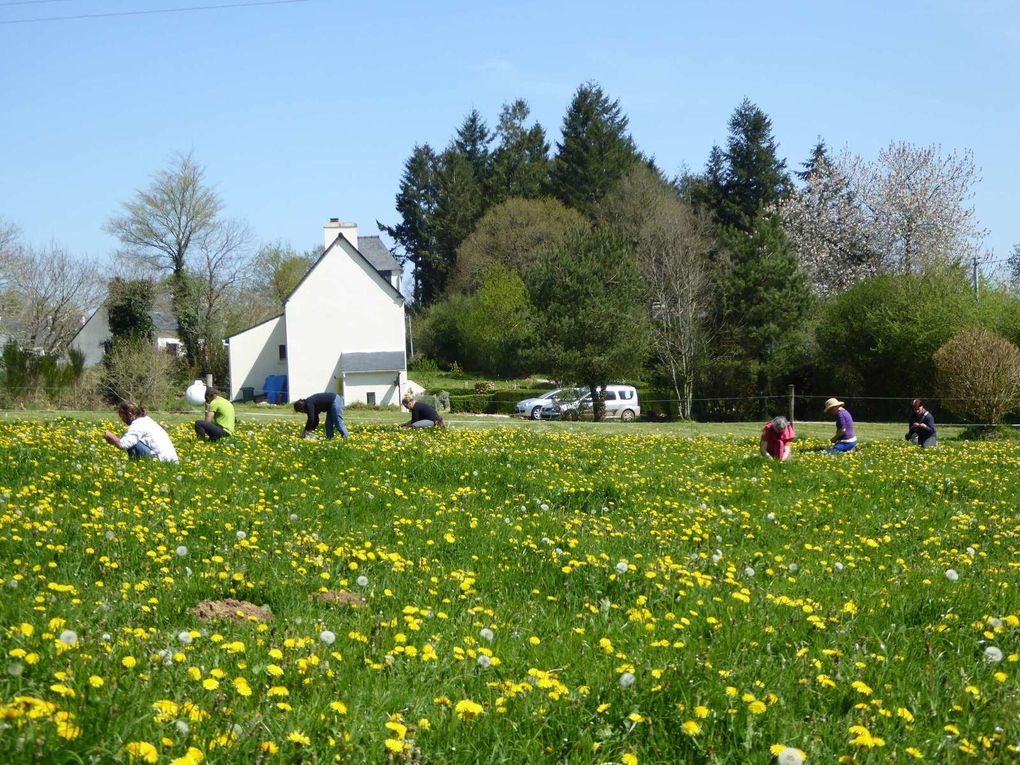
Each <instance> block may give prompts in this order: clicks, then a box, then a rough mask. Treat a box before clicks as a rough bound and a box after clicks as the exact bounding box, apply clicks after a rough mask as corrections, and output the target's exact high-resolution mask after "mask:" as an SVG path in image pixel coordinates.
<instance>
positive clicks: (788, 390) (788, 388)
mask: <svg viewBox="0 0 1020 765" xmlns="http://www.w3.org/2000/svg"><path fill="white" fill-rule="evenodd" d="M786 395H787V398H788V399H789V400H788V402H787V409H788V411H789V413H790V415H789V417H788V418H787V419H788V420H789V421H790V422H793V398H794V392H793V386H792V385H787V386H786Z"/></svg>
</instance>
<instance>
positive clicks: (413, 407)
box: [400, 393, 446, 428]
mask: <svg viewBox="0 0 1020 765" xmlns="http://www.w3.org/2000/svg"><path fill="white" fill-rule="evenodd" d="M401 403H402V404H403V405H404V407H405V408H406V409H409V410H410V411H411V420H410V421H409V422H405V423H404V424H403V425H401V426H400V427H402V428H444V427H446V425H445V424H444V423H443V418H442V417H440V416H439V412H437V411H436V408H435V407H434V406H432V405H430V404H426V403H424V402H422V401H415V400H414V396H412V395H411V394H410V393H408V394H407V395H406V396H404V399H403V401H401Z"/></svg>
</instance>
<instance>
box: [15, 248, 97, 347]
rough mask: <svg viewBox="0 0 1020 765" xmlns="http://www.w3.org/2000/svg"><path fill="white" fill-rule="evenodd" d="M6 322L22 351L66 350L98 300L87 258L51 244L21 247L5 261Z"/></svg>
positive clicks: (95, 282)
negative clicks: (38, 247)
mask: <svg viewBox="0 0 1020 765" xmlns="http://www.w3.org/2000/svg"><path fill="white" fill-rule="evenodd" d="M0 278H2V280H3V282H4V284H5V286H6V290H5V293H6V299H5V301H4V302H5V303H6V306H5V309H4V310H5V312H6V315H5V316H4V317H3V318H4V323H5V324H6V325H7V326H8V327H9V330H8V331H9V334H11V335H13V336H15V337H17V338H18V339H19V340H20V341H21V342H22V344H23V345H24V346H25V347H28V348H35V349H38V350H39V351H41V352H42V353H45V354H54V353H59V352H61V351H63V350H64V349H65V348H66V347H67V343H68V342H70V340H71V338H72V337H73V336H74V334H75V332H77V331H78V329H79V327H81V320H82V318H83V316H84V315H85V314H86V312H87V311H89V310H90V309H92V308H95V307H96V306H98V305H99V303H100V302H101V300H102V283H101V281H100V278H99V273H98V271H97V269H96V267H95V265H94V264H93V263H92V261H90V260H89V259H88V258H83V257H75V256H73V255H70V254H68V253H67V252H66V251H65V250H64V249H63V248H62V247H59V246H58V245H56V244H50V245H49V246H48V247H46V248H43V249H37V248H33V247H24V248H20V249H19V250H17V251H16V252H14V253H13V254H12V255H11V256H10V257H7V258H5V259H4V264H3V270H2V277H0Z"/></svg>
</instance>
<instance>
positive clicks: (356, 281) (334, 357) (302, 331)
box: [260, 238, 404, 401]
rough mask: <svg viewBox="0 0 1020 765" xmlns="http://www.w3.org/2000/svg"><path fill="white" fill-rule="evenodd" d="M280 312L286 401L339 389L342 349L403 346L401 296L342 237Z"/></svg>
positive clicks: (350, 350) (402, 306) (351, 350)
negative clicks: (283, 320)
mask: <svg viewBox="0 0 1020 765" xmlns="http://www.w3.org/2000/svg"><path fill="white" fill-rule="evenodd" d="M285 312H286V316H287V321H286V333H287V357H288V385H289V389H290V400H291V401H294V400H296V399H298V398H302V397H305V396H310V395H312V394H313V393H319V392H321V391H327V390H328V391H335V392H339V390H340V387H339V382H340V377H341V370H340V355H341V353H343V352H344V351H347V352H354V351H381V350H386V351H391V350H403V348H404V305H403V300H402V298H401V297H400V296H399V295H398V294H396V293H394V292H393V291H392V290H391V289H390V288H389V285H388V284H387V282H386V280H385V279H383V277H382V276H380V274H379V272H378V271H376V270H375V269H374V268H372V266H371V265H370V264H369V263H368V262H367V261H366V260H365V259H364V258H363V257H362V256H361V255H360V254H359V253H358V252H357V251H356V250H355V249H354V248H353V247H352V246H351V244H350V243H349V242H348V241H347V240H346V239H343V238H341V239H339V240H337V241H336V242H335V243H334V244H333V246H332V247H331V248H330V249H329V250H328V251H327V253H326V254H325V255H324V256H323V257H322V259H321V260H320V261H319V262H318V264H317V265H316V266H315V268H313V269H312V271H311V272H310V273H309V274H308V275H307V276H306V277H305V280H304V281H303V282H302V283H301V284H300V285H299V286H298V288H297V289H296V290H295V291H294V293H293V294H292V295H291V296H290V298H289V299H288V301H287V305H286V308H285ZM394 377H395V375H394ZM260 384H261V381H260ZM352 400H353V399H352ZM361 400H364V399H363V398H362V399H361Z"/></svg>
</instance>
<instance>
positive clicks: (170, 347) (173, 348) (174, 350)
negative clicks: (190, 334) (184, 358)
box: [164, 343, 181, 356]
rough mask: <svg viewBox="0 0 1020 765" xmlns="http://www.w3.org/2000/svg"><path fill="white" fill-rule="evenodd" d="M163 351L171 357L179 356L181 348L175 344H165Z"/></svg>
mask: <svg viewBox="0 0 1020 765" xmlns="http://www.w3.org/2000/svg"><path fill="white" fill-rule="evenodd" d="M164 350H166V352H167V353H169V354H170V355H171V356H179V355H180V353H181V346H180V345H178V344H177V343H167V344H166V345H165V346H164Z"/></svg>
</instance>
